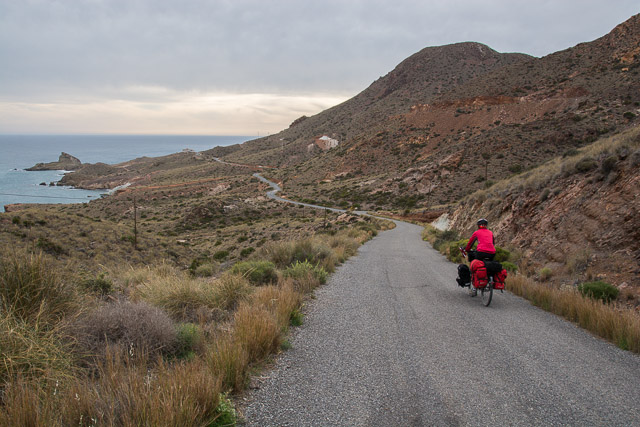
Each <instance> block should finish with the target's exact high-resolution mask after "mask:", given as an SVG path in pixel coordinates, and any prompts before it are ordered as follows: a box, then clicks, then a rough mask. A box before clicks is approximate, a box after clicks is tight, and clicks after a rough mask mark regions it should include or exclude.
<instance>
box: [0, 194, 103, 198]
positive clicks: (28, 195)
mask: <svg viewBox="0 0 640 427" xmlns="http://www.w3.org/2000/svg"><path fill="white" fill-rule="evenodd" d="M0 196H19V197H40V198H43V199H73V200H87V199H88V198H89V197H94V196H87V197H62V196H35V195H31V194H14V193H0Z"/></svg>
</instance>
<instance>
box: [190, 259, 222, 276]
mask: <svg viewBox="0 0 640 427" xmlns="http://www.w3.org/2000/svg"><path fill="white" fill-rule="evenodd" d="M217 271H218V266H217V265H216V264H214V263H212V262H207V263H204V264H200V265H199V266H198V267H196V269H195V270H194V271H193V275H194V276H195V277H211V276H213V275H214V274H216V272H217Z"/></svg>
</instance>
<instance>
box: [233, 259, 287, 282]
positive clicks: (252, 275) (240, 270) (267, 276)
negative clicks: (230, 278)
mask: <svg viewBox="0 0 640 427" xmlns="http://www.w3.org/2000/svg"><path fill="white" fill-rule="evenodd" d="M231 272H232V273H236V274H241V275H243V276H245V277H246V278H247V279H249V281H250V282H251V283H253V284H254V285H265V284H268V283H272V282H276V281H277V280H278V275H277V272H276V265H275V264H274V263H272V262H271V261H243V262H238V263H236V264H235V265H234V266H233V268H232V269H231Z"/></svg>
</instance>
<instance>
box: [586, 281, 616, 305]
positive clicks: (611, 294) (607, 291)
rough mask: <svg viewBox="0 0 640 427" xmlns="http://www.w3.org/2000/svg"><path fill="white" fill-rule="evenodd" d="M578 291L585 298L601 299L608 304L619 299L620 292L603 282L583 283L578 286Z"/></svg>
mask: <svg viewBox="0 0 640 427" xmlns="http://www.w3.org/2000/svg"><path fill="white" fill-rule="evenodd" d="M578 290H579V291H580V293H582V295H584V296H587V297H589V298H592V299H599V300H601V301H603V302H606V303H609V302H611V301H613V300H614V299H616V298H618V293H619V292H620V291H619V290H618V288H616V287H615V286H613V285H610V284H609V283H606V282H602V281H596V282H587V283H583V284H581V285H580V286H578Z"/></svg>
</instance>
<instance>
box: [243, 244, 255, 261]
mask: <svg viewBox="0 0 640 427" xmlns="http://www.w3.org/2000/svg"><path fill="white" fill-rule="evenodd" d="M255 250H256V249H255V248H254V247H252V246H249V247H248V248H244V249H243V250H241V251H240V256H241V257H243V258H245V257H247V256H249V255H251V254H252V253H253V252H255Z"/></svg>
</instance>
